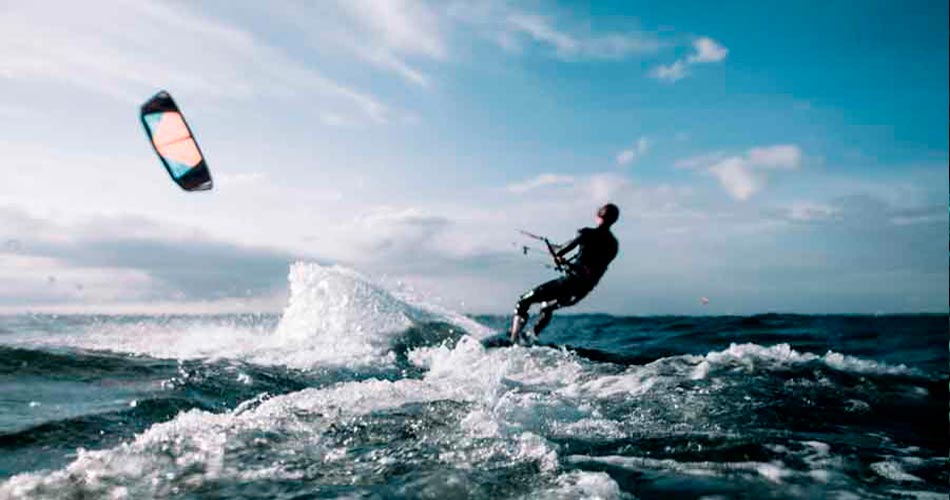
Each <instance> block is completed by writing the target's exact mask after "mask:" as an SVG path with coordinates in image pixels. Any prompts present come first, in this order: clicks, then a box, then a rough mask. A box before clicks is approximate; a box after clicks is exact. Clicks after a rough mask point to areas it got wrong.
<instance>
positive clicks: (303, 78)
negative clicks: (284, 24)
mask: <svg viewBox="0 0 950 500" xmlns="http://www.w3.org/2000/svg"><path fill="white" fill-rule="evenodd" d="M120 3H121V5H120V6H117V5H115V4H100V5H91V6H90V5H89V4H88V3H87V4H83V5H81V6H80V5H78V4H77V5H75V6H58V7H57V8H56V9H54V10H52V11H50V10H49V9H45V8H43V7H40V6H31V5H28V4H18V5H16V6H10V8H7V9H4V12H3V13H2V14H0V31H2V32H3V33H4V38H5V40H7V43H4V44H2V45H0V75H2V76H4V77H6V78H10V79H18V80H28V81H50V80H52V81H59V82H64V83H68V84H71V85H74V86H77V87H81V88H84V89H86V90H89V91H92V92H97V93H102V94H106V95H110V96H112V97H115V98H117V99H120V100H123V101H126V102H130V103H138V102H140V101H141V100H142V99H143V96H147V95H148V94H150V93H151V92H153V91H154V90H155V87H156V86H157V85H161V86H162V87H166V88H171V89H174V90H179V91H183V92H188V93H189V94H191V95H204V96H211V97H218V98H230V99H248V98H252V97H258V96H264V95H270V96H280V95H287V94H296V95H309V96H313V97H316V98H319V99H323V100H324V101H327V102H332V103H337V104H345V105H347V106H349V107H350V108H355V111H356V112H357V113H358V114H360V115H362V117H363V118H364V119H369V120H371V121H374V122H385V121H386V120H387V113H388V109H387V106H386V105H384V104H383V103H382V102H380V101H379V100H378V99H376V98H375V97H373V96H371V95H369V94H367V93H365V92H362V91H359V90H356V89H354V88H351V87H349V86H346V85H343V84H340V83H338V82H336V81H334V80H333V79H331V78H329V77H327V76H325V75H323V74H321V73H319V72H318V71H316V70H314V69H312V68H311V67H309V66H306V65H304V64H302V63H300V62H297V61H295V60H294V59H292V58H290V57H289V56H287V55H286V54H285V53H283V52H281V51H280V50H278V49H276V48H274V47H272V46H270V45H268V44H266V43H264V42H262V41H261V40H259V39H257V38H255V37H254V36H252V35H251V34H250V33H248V32H246V31H242V30H240V29H238V28H236V27H233V26H230V25H227V24H224V23H222V22H218V21H212V20H210V19H207V18H205V17H202V16H201V15H200V14H199V13H198V12H182V10H183V9H185V10H187V9H188V6H186V5H177V6H175V7H172V6H169V5H164V4H159V3H149V2H146V3H135V2H128V3H126V2H120ZM105 10H108V11H109V12H110V22H108V23H103V22H102V17H101V13H102V12H103V11H105ZM198 47H200V50H196V48H198Z"/></svg>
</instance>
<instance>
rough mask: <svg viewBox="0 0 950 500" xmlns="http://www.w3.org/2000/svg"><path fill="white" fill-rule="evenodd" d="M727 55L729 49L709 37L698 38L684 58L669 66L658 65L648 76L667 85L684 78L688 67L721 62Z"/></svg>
mask: <svg viewBox="0 0 950 500" xmlns="http://www.w3.org/2000/svg"><path fill="white" fill-rule="evenodd" d="M728 54H729V49H727V48H726V47H725V46H723V45H722V44H720V43H719V42H717V41H715V40H713V39H712V38H709V37H699V38H697V39H695V40H693V51H692V53H690V54H688V55H687V56H686V57H683V58H680V59H677V60H676V61H674V62H673V63H671V64H666V65H660V66H657V67H655V68H653V70H652V71H650V76H651V77H653V78H656V79H657V80H662V81H665V82H669V83H674V82H676V81H679V80H682V79H683V78H686V76H687V75H688V74H689V71H688V70H689V67H690V66H693V65H695V64H709V63H717V62H722V61H724V60H725V59H726V55H728Z"/></svg>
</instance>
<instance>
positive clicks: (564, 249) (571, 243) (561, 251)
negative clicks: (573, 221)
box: [554, 230, 584, 259]
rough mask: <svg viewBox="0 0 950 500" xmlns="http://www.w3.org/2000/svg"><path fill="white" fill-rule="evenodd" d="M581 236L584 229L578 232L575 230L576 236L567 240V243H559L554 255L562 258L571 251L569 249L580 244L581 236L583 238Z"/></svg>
mask: <svg viewBox="0 0 950 500" xmlns="http://www.w3.org/2000/svg"><path fill="white" fill-rule="evenodd" d="M583 237H584V231H583V230H581V231H578V232H577V237H576V238H574V239H573V240H571V241H569V242H567V243H565V244H563V245H561V246H560V248H558V250H557V252H555V254H554V255H555V256H557V258H559V259H562V258H564V256H565V255H567V254H569V253H570V252H571V250H574V248H576V247H577V245H579V244H580V242H581V238H583Z"/></svg>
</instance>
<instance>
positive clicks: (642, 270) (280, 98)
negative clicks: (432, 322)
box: [0, 0, 950, 315]
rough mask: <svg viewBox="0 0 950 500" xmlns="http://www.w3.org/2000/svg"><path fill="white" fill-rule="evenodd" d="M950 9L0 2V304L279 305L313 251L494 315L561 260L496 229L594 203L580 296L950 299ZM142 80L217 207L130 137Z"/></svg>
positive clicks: (553, 220) (576, 214)
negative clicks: (594, 240)
mask: <svg viewBox="0 0 950 500" xmlns="http://www.w3.org/2000/svg"><path fill="white" fill-rule="evenodd" d="M947 10H948V6H947V3H946V2H929V1H908V2H891V1H867V2H858V3H855V2H843V1H821V2H818V1H814V2H811V1H801V2H720V3H717V4H716V5H715V6H714V7H713V6H711V5H710V4H708V3H706V2H677V1H670V2H660V3H657V2H633V1H602V2H596V3H594V2H556V1H532V0H527V1H521V2H505V1H500V0H483V1H470V2H457V1H453V0H444V1H411V0H339V1H337V0H326V1H321V2H306V1H300V2H293V1H279V2H268V3H260V2H231V1H224V0H221V1H217V0H207V1H203V2H177V1H166V2H132V1H128V2H126V1H121V0H116V1H108V2H99V1H89V2H72V3H69V2H66V3H64V2H15V1H7V0H0V33H3V36H2V37H0V157H2V158H3V174H2V182H0V312H2V313H20V312H29V311H37V312H79V313H82V312H91V313H92V312H119V313H122V312H178V313H200V312H229V311H280V310H281V309H282V308H283V307H284V306H285V305H286V300H287V294H288V293H289V292H288V285H287V274H288V266H289V264H291V263H293V262H295V261H314V262H319V263H322V264H326V265H341V266H346V267H348V268H351V269H355V270H357V271H359V272H361V273H363V274H364V275H365V276H367V277H368V278H369V279H371V280H373V281H376V282H380V283H383V284H384V285H386V286H388V287H392V288H395V289H399V290H401V291H403V292H406V293H412V294H415V295H418V296H421V297H422V298H424V299H425V300H428V301H430V302H434V303H437V304H440V305H443V306H445V307H449V308H452V309H454V310H458V311H462V312H468V313H498V314H507V313H509V311H510V310H511V308H512V306H513V303H514V301H515V300H516V298H517V296H518V295H520V294H521V293H523V292H524V291H525V290H527V289H530V288H531V287H533V286H534V285H536V284H538V283H540V282H542V281H544V280H546V279H550V278H553V277H554V273H553V271H551V270H550V269H548V268H546V267H545V266H544V264H545V263H546V259H545V257H544V255H543V254H540V253H532V252H529V253H528V254H527V255H524V254H523V252H522V251H521V246H522V245H526V244H527V245H532V244H533V243H534V242H533V241H530V240H526V239H525V238H523V237H522V236H520V235H519V233H518V232H517V230H519V229H526V230H529V231H532V232H534V233H539V234H544V235H547V236H549V237H550V238H551V239H552V240H555V241H566V240H568V239H570V238H571V237H573V236H574V234H576V231H577V229H578V228H580V227H584V226H589V225H593V224H594V214H595V212H596V209H597V207H598V206H599V205H601V204H602V203H604V202H607V201H612V202H613V203H616V204H617V205H618V206H619V207H620V209H621V216H620V221H619V222H618V223H617V224H616V226H615V227H614V232H615V234H616V235H617V237H618V239H619V241H620V254H619V256H618V257H617V259H616V260H615V261H614V263H613V264H612V265H611V268H610V269H609V271H608V273H607V275H606V276H605V277H604V279H603V280H602V281H601V284H600V286H599V287H598V288H597V289H596V290H595V291H594V292H593V293H592V294H591V295H590V296H589V297H588V298H587V299H586V300H585V301H584V302H582V303H581V304H579V305H577V306H575V307H574V308H572V311H575V312H605V313H611V314H629V315H648V314H753V313H761V312H770V311H776V312H800V313H893V312H946V311H947V310H948V302H950V298H948V286H947V283H948V281H950V279H948V254H947V253H946V252H947V245H948V231H950V229H948V227H950V221H948V199H950V193H948V190H950V187H948V186H950V179H948V165H950V160H948V158H950V151H948V150H950V148H948V135H950V134H948V122H950V120H948V107H950V103H948V59H950V57H948V12H947ZM161 89H165V90H167V91H169V92H170V93H171V94H172V96H173V97H174V98H175V99H176V101H177V102H178V104H179V106H180V107H181V109H182V111H183V113H184V114H185V116H186V119H187V120H188V121H189V125H190V126H191V128H192V130H193V131H194V133H195V136H196V137H197V139H198V142H199V143H200V145H201V148H202V150H203V152H204V154H205V156H206V159H207V162H208V165H209V167H210V169H211V172H212V176H213V178H214V182H215V187H214V189H213V190H212V191H210V192H201V193H187V192H184V191H181V190H180V189H179V188H178V187H177V186H175V185H174V184H173V183H172V182H171V181H170V179H169V178H168V176H167V174H166V172H165V171H164V169H163V168H162V166H161V164H160V163H159V161H158V160H157V158H156V157H155V155H154V153H153V151H152V149H151V147H150V145H149V144H148V142H147V140H146V137H145V134H144V132H143V129H142V126H141V123H140V122H139V117H138V107H139V106H140V105H141V104H142V103H143V102H144V101H146V100H147V99H148V98H149V97H150V96H151V95H153V94H154V93H155V92H157V91H159V90H161ZM703 297H706V298H708V299H709V302H708V304H705V305H703V303H702V301H701V298H703Z"/></svg>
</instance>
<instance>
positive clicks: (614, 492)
mask: <svg viewBox="0 0 950 500" xmlns="http://www.w3.org/2000/svg"><path fill="white" fill-rule="evenodd" d="M529 498H551V499H556V500H573V499H576V498H584V499H590V500H613V499H619V498H623V496H622V495H621V492H620V486H619V485H618V484H617V482H616V481H614V480H613V479H612V478H611V477H610V476H609V475H608V474H606V473H604V472H583V471H572V472H568V473H566V474H562V475H561V476H559V477H558V478H557V480H556V485H555V486H554V487H553V488H549V489H545V490H542V491H536V492H532V493H531V495H530V496H529Z"/></svg>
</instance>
